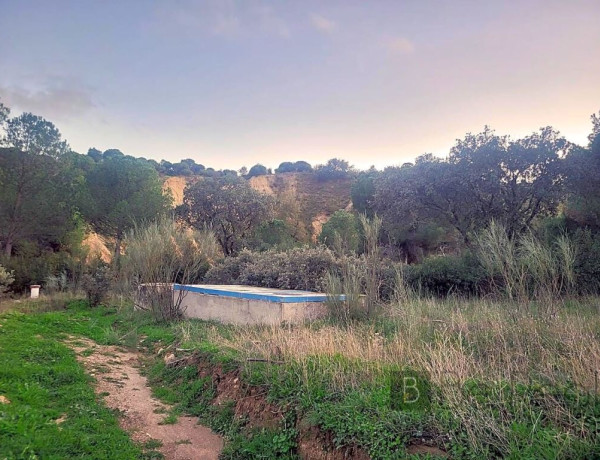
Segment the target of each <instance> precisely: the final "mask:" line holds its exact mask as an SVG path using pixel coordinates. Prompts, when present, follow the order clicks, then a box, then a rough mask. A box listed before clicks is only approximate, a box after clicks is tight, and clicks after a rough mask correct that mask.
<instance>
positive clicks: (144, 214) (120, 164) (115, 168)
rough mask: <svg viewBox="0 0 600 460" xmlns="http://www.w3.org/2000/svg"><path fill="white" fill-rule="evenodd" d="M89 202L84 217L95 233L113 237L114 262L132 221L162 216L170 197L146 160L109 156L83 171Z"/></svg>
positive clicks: (131, 225) (132, 224)
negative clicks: (88, 192)
mask: <svg viewBox="0 0 600 460" xmlns="http://www.w3.org/2000/svg"><path fill="white" fill-rule="evenodd" d="M86 179H87V183H88V186H89V190H90V195H91V197H92V201H91V203H90V206H88V207H87V209H86V210H85V217H86V218H87V219H88V221H89V222H90V223H91V224H92V225H93V227H94V228H95V229H96V231H97V232H99V233H101V234H103V235H106V236H110V237H113V238H114V239H115V250H114V255H115V261H118V259H119V256H120V253H121V241H122V239H123V236H124V235H125V232H127V231H128V230H129V229H130V228H132V227H133V226H134V225H135V223H136V222H141V221H149V220H152V219H156V218H157V217H160V216H161V215H163V214H164V213H165V212H166V211H167V209H168V208H169V205H170V199H169V198H168V197H167V196H166V195H164V194H163V191H162V185H161V182H160V179H159V177H158V173H157V172H156V170H155V169H154V168H152V166H151V165H150V164H148V162H146V161H143V160H136V159H131V158H129V157H126V156H119V155H109V156H108V157H106V152H105V154H104V158H103V160H102V162H100V163H99V164H98V165H97V166H96V167H95V168H94V169H93V170H92V171H90V172H89V173H88V174H87V177H86Z"/></svg>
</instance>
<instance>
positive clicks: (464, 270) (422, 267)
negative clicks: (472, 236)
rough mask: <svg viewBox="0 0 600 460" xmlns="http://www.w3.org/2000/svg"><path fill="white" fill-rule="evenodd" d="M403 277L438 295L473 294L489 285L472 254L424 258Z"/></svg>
mask: <svg viewBox="0 0 600 460" xmlns="http://www.w3.org/2000/svg"><path fill="white" fill-rule="evenodd" d="M404 276H405V281H406V282H407V284H408V285H409V286H410V287H411V288H413V289H414V290H423V291H425V292H426V293H429V294H433V295H436V296H446V295H448V294H458V295H474V294H478V293H481V292H482V290H483V289H484V288H485V286H486V284H487V282H486V281H487V273H486V271H485V270H484V269H483V267H482V266H481V265H480V263H479V261H478V260H477V258H476V257H474V256H473V255H471V254H470V253H466V254H464V255H462V256H454V255H448V256H438V257H431V258H428V259H425V260H424V261H423V263H420V264H417V265H410V266H408V267H407V269H406V270H405V273H404Z"/></svg>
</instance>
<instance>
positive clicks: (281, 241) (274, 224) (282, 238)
mask: <svg viewBox="0 0 600 460" xmlns="http://www.w3.org/2000/svg"><path fill="white" fill-rule="evenodd" d="M297 243H298V242H297V241H296V239H295V238H294V237H293V235H292V232H291V230H290V228H289V227H288V225H287V224H286V223H285V222H284V221H283V220H279V219H273V220H270V221H267V222H263V223H262V224H260V225H259V226H258V228H257V229H256V230H255V231H254V235H253V236H252V238H250V240H249V241H248V246H249V247H250V248H252V249H255V250H257V251H267V250H269V249H277V250H286V249H291V248H293V247H294V246H296V245H297Z"/></svg>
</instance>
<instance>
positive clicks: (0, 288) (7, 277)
mask: <svg viewBox="0 0 600 460" xmlns="http://www.w3.org/2000/svg"><path fill="white" fill-rule="evenodd" d="M14 280H15V278H14V276H13V274H12V272H10V271H8V270H6V269H5V268H4V267H3V266H2V265H0V296H2V294H5V293H6V291H8V287H9V286H10V285H11V284H12V282H13V281H14Z"/></svg>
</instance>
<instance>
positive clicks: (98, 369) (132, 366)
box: [68, 337, 223, 460]
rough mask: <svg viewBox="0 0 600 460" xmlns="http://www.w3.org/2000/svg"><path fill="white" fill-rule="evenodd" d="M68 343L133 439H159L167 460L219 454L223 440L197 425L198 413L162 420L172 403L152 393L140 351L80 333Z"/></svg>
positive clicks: (209, 459)
mask: <svg viewBox="0 0 600 460" xmlns="http://www.w3.org/2000/svg"><path fill="white" fill-rule="evenodd" d="M68 344H69V345H70V346H71V347H72V348H73V349H74V350H75V352H76V353H77V359H78V360H79V361H80V362H82V363H83V365H84V366H85V368H86V370H87V372H88V373H89V374H90V375H92V376H93V377H94V378H96V380H97V384H96V393H98V394H102V395H103V396H104V395H105V398H104V399H105V401H106V404H107V405H108V406H109V407H111V408H114V409H118V410H119V411H120V413H121V417H120V421H119V423H120V425H121V427H122V428H123V429H125V430H127V431H128V432H130V433H131V438H132V439H133V440H134V441H136V442H139V443H142V444H144V443H146V442H148V441H151V440H158V441H160V442H161V443H162V446H161V447H158V448H155V450H158V451H160V452H161V453H162V454H163V455H164V456H165V459H166V460H171V459H177V460H184V459H194V460H196V459H201V460H204V459H206V460H211V459H215V460H216V459H217V458H218V456H219V453H220V452H221V449H222V447H223V441H222V440H221V438H220V437H219V436H217V435H216V434H214V433H213V432H212V431H211V430H210V429H209V428H206V427H204V426H202V425H198V424H197V420H198V419H197V418H196V417H179V419H178V421H177V423H175V424H173V425H160V424H159V422H161V420H163V419H164V418H165V412H167V411H168V410H169V409H170V407H169V406H168V405H166V404H163V403H161V402H160V401H158V400H157V399H155V398H153V397H152V394H151V391H150V388H148V386H147V385H146V377H144V376H142V375H141V374H140V371H139V362H140V356H139V354H137V353H132V352H129V351H124V350H123V349H121V348H119V347H114V346H106V345H97V344H96V343H94V342H92V341H91V340H87V339H82V338H79V337H77V338H75V337H73V338H72V339H71V340H70V341H69V342H68ZM107 393H108V394H107Z"/></svg>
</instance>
